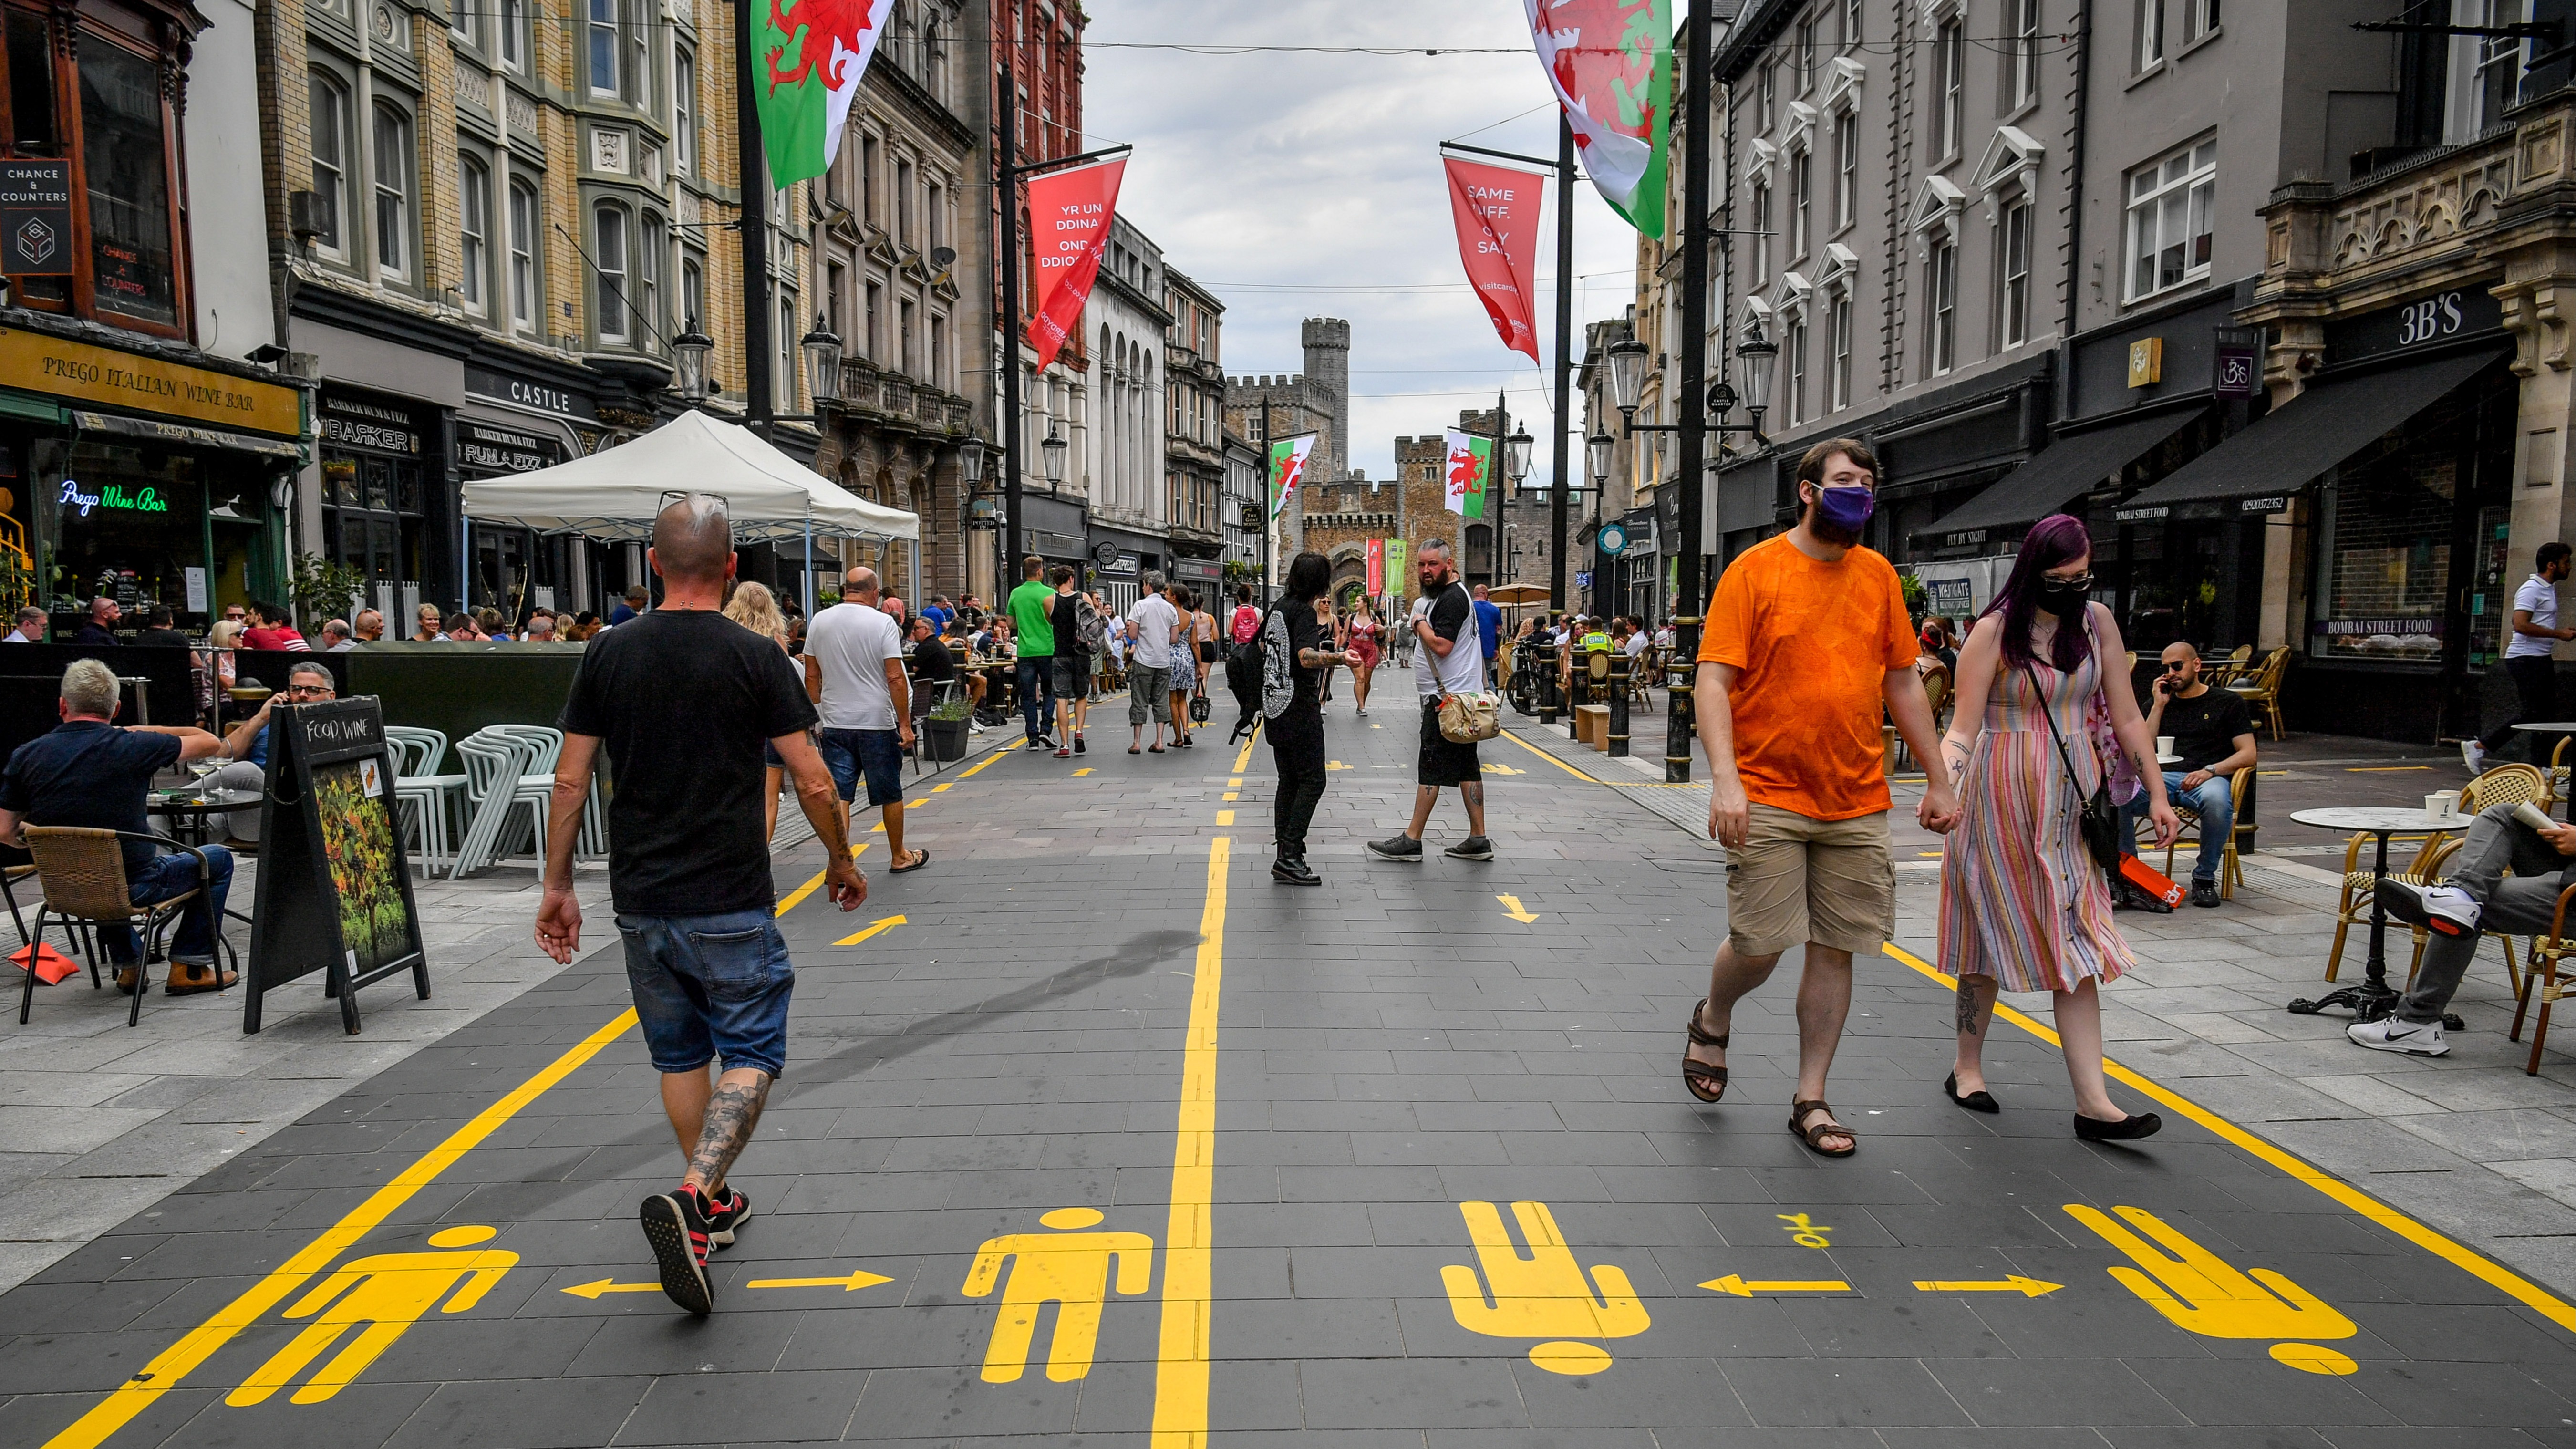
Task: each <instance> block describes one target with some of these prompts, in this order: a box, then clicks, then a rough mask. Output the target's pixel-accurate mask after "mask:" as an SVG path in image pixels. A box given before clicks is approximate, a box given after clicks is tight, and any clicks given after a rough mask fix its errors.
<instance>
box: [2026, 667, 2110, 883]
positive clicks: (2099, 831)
mask: <svg viewBox="0 0 2576 1449" xmlns="http://www.w3.org/2000/svg"><path fill="white" fill-rule="evenodd" d="M2025 670H2026V672H2027V673H2028V674H2029V675H2030V687H2031V688H2032V689H2033V690H2036V691H2037V692H2038V694H2039V717H2040V718H2041V719H2043V720H2046V721H2047V722H2048V737H2049V738H2050V739H2052V740H2054V741H2056V742H2057V758H2058V760H2059V761H2060V762H2062V763H2063V764H2064V765H2065V766H2066V783H2068V784H2070V785H2073V786H2075V787H2076V788H2077V789H2079V790H2080V789H2082V788H2083V777H2082V776H2080V775H2078V774H2076V773H2075V757H2074V756H2073V755H2070V754H2068V753H2067V752H2066V737H2065V736H2064V735H2061V734H2059V733H2058V732H2057V716H2056V715H2055V714H2053V713H2051V712H2050V710H2049V708H2048V690H2047V689H2046V688H2045V687H2044V686H2042V685H2041V684H2040V682H2039V669H2038V667H2037V666H2036V665H2029V666H2025ZM2094 753H2095V756H2096V763H2099V756H2100V753H2101V752H2100V751H2099V750H2098V749H2097V750H2096V751H2095V752H2094ZM2110 779H2111V772H2110V771H2109V770H2108V769H2105V770H2103V772H2102V783H2101V784H2099V785H2096V786H2094V787H2093V794H2092V797H2091V798H2089V799H2087V800H2086V801H2085V802H2084V809H2083V811H2082V813H2081V814H2080V815H2079V816H2078V817H2077V821H2076V824H2077V828H2078V829H2079V830H2080V831H2081V832H2082V834H2083V836H2084V849H2085V851H2086V852H2087V853H2089V854H2090V855H2091V856H2092V857H2093V863H2094V864H2095V865H2098V866H2100V867H2102V869H2104V870H2106V871H2115V870H2118V869H2119V868H2120V807H2119V806H2117V805H2114V804H2112V803H2111V784H2110Z"/></svg>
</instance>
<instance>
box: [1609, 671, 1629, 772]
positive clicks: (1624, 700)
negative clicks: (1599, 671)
mask: <svg viewBox="0 0 2576 1449" xmlns="http://www.w3.org/2000/svg"><path fill="white" fill-rule="evenodd" d="M1629 662H1630V661H1629V659H1628V655H1627V651H1625V650H1622V649H1613V650H1611V651H1610V739H1609V755H1610V758H1612V759H1614V760H1624V759H1626V758H1628V667H1629Z"/></svg>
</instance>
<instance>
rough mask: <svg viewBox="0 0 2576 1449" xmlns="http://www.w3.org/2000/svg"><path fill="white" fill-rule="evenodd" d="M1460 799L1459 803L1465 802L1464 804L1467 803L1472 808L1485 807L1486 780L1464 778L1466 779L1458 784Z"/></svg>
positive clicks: (1480, 808) (1479, 808)
mask: <svg viewBox="0 0 2576 1449" xmlns="http://www.w3.org/2000/svg"><path fill="white" fill-rule="evenodd" d="M1458 800H1459V803H1461V804H1463V805H1466V806H1468V807H1470V808H1472V809H1476V810H1482V809H1484V808H1485V782H1484V781H1482V780H1464V781H1461V782H1460V783H1459V785H1458Z"/></svg>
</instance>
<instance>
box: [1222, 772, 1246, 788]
mask: <svg viewBox="0 0 2576 1449" xmlns="http://www.w3.org/2000/svg"><path fill="white" fill-rule="evenodd" d="M1225 788H1227V789H1229V790H1239V789H1241V788H1243V777H1242V776H1241V775H1237V776H1235V777H1234V778H1233V779H1231V780H1228V781H1226V782H1225Z"/></svg>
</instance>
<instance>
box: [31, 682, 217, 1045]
mask: <svg viewBox="0 0 2576 1449" xmlns="http://www.w3.org/2000/svg"><path fill="white" fill-rule="evenodd" d="M117 695H118V687H117V681H116V671H114V670H112V669H110V668H108V667H107V666H106V665H105V664H103V663H101V662H99V661H98V660H95V659H76V660H74V661H72V665H71V667H70V668H68V669H66V670H64V671H63V690H62V698H61V700H60V702H59V703H57V704H56V706H55V709H56V711H57V712H58V713H59V714H60V715H61V717H62V723H61V724H58V725H56V726H54V728H53V729H52V730H51V731H49V732H47V733H45V734H42V735H39V736H37V737H36V738H34V739H32V740H29V741H28V742H27V743H25V744H23V745H20V746H19V747H18V748H17V750H16V751H15V752H14V753H12V754H11V755H10V756H9V765H8V769H7V771H6V772H5V773H0V841H6V842H7V843H9V844H11V845H17V846H24V845H25V844H26V841H25V839H24V838H23V836H22V834H21V830H20V827H22V826H27V825H68V826H77V827H85V828H88V829H93V830H123V831H128V832H131V833H133V834H137V835H141V834H146V833H148V832H149V831H150V830H151V828H152V827H151V825H150V824H149V823H148V822H147V821H146V820H145V819H144V813H143V802H144V796H145V794H146V793H147V792H149V791H150V790H151V788H152V777H153V776H154V775H156V774H158V773H160V772H161V771H163V770H165V769H168V768H169V767H170V766H172V765H175V764H178V763H180V762H181V761H184V760H202V759H205V758H206V757H207V756H209V755H212V754H214V753H215V752H216V751H217V750H219V749H221V748H222V747H223V742H222V741H221V740H218V739H216V738H215V737H214V736H213V735H211V734H208V733H207V732H205V731H204V730H201V729H196V728H194V727H191V726H188V725H129V726H127V727H125V728H123V729H119V728H118V727H117V726H116V725H115V724H114V723H113V721H114V720H115V718H116V710H117V706H118V704H119V703H120V701H119V699H118V697H117ZM117 845H118V848H119V849H121V850H122V851H123V852H124V855H125V897H126V899H127V900H129V901H132V902H133V903H134V904H136V905H138V906H143V905H151V904H153V903H155V902H158V901H166V900H168V899H170V898H171V897H173V896H175V895H178V894H180V893H181V892H183V891H192V890H195V889H197V885H198V880H197V858H196V857H195V856H193V855H189V854H186V853H180V854H176V855H162V854H160V853H159V852H157V851H156V850H155V849H154V848H153V846H152V843H151V842H150V841H147V840H121V841H118V842H117ZM204 849H205V852H206V879H205V886H206V889H205V891H204V892H203V893H202V894H200V895H198V896H197V897H196V898H195V899H193V900H191V901H189V902H188V903H187V904H185V905H184V906H182V907H180V913H179V931H178V934H177V935H175V936H172V937H171V938H170V978H169V985H168V990H169V992H170V994H171V995H172V996H186V995H189V994H191V993H194V992H199V991H215V990H219V989H221V988H223V987H226V986H230V985H232V984H233V980H234V973H232V972H230V971H226V972H223V973H222V974H221V976H220V978H218V975H217V972H216V966H215V923H216V922H218V921H220V920H222V919H223V909H224V893H225V892H226V891H227V890H229V889H231V887H232V880H233V857H232V853H231V852H230V851H227V850H225V849H224V848H223V847H222V846H220V845H210V846H206V847H204ZM98 939H99V941H100V943H101V944H103V945H104V946H106V947H107V955H108V959H109V961H110V962H112V963H113V964H114V965H115V967H116V985H117V989H118V990H120V991H127V992H133V991H140V990H142V989H143V943H142V942H140V941H139V940H137V939H136V938H135V933H134V928H133V927H132V926H130V925H127V924H124V923H121V922H111V923H102V924H101V925H100V926H99V927H98Z"/></svg>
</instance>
